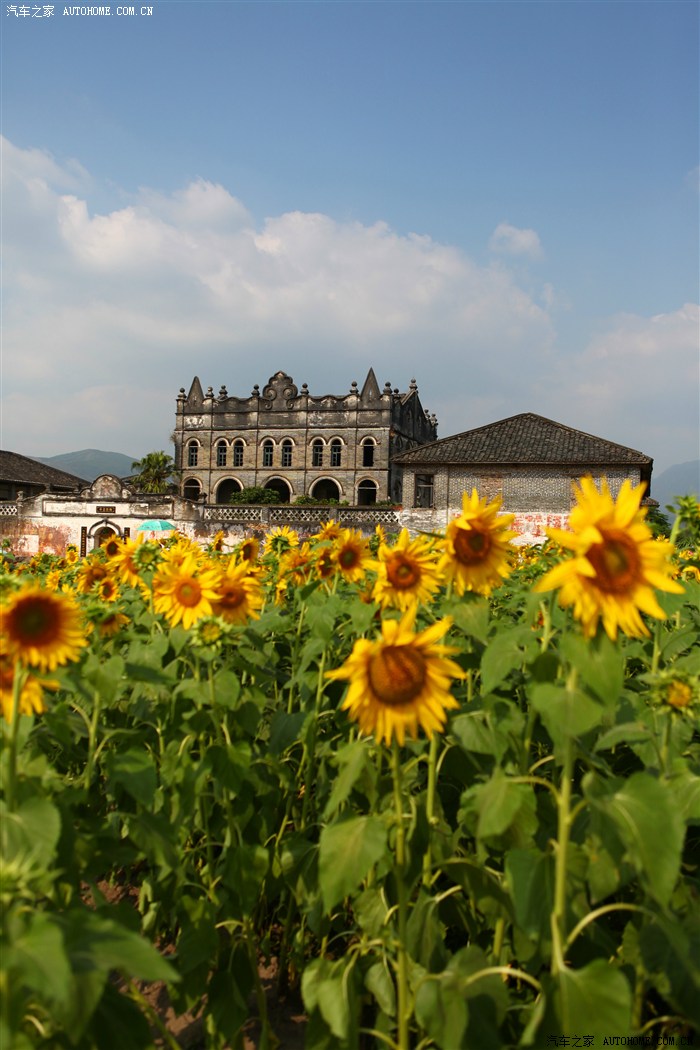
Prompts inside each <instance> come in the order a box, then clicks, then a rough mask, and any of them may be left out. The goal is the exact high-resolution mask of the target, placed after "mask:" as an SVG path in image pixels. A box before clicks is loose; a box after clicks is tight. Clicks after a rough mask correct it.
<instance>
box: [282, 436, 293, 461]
mask: <svg viewBox="0 0 700 1050" xmlns="http://www.w3.org/2000/svg"><path fill="white" fill-rule="evenodd" d="M292 448H293V445H292V443H291V441H290V440H289V439H288V438H287V439H286V440H285V441H283V442H282V466H283V467H291V465H292Z"/></svg>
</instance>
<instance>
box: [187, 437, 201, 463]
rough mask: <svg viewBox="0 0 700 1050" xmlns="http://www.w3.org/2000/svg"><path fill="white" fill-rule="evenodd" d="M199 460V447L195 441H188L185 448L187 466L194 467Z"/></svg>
mask: <svg viewBox="0 0 700 1050" xmlns="http://www.w3.org/2000/svg"><path fill="white" fill-rule="evenodd" d="M198 460H199V445H198V444H197V442H196V441H190V443H189V445H188V446H187V466H188V467H196V466H197V461H198Z"/></svg>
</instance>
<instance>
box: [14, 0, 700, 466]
mask: <svg viewBox="0 0 700 1050" xmlns="http://www.w3.org/2000/svg"><path fill="white" fill-rule="evenodd" d="M33 6H34V7H35V8H36V5H33ZM93 6H96V5H93ZM142 6H143V7H145V5H141V4H136V5H135V12H136V14H135V15H134V16H133V17H129V16H126V17H125V16H117V14H116V12H117V5H115V4H111V5H110V7H111V11H112V15H111V17H97V16H88V15H81V14H76V15H69V14H64V13H63V12H64V11H70V10H76V11H79V10H80V7H79V6H75V7H73V8H71V6H70V5H63V4H55V5H54V14H53V17H50V18H19V17H15V16H14V14H12V13H10V14H8V13H7V11H8V10H9V9H10V5H8V4H4V8H5V10H3V12H2V17H3V25H2V30H3V33H2V63H3V72H2V100H1V116H2V129H1V130H2V135H3V150H2V165H3V183H4V189H3V200H2V207H3V213H2V218H3V230H2V239H3V257H4V284H3V326H2V341H3V348H2V358H3V405H4V407H3V426H2V446H3V447H4V448H11V449H14V450H16V451H19V452H23V453H25V454H29V455H32V454H35V455H52V454H55V453H58V452H66V451H70V450H73V449H77V448H84V447H97V448H104V449H113V450H116V451H123V452H126V453H127V454H129V455H141V454H143V453H144V452H146V451H148V450H150V449H153V448H168V438H169V434H170V431H171V429H172V425H173V419H174V398H175V395H176V394H177V391H178V389H179V387H180V386H185V387H189V384H190V382H191V380H192V376H193V375H194V374H195V373H197V374H198V375H200V377H201V379H202V382H203V384H204V385H205V386H208V385H210V384H211V385H212V386H214V388H215V389H218V387H219V386H220V385H221V384H222V383H224V384H226V386H227V387H228V390H229V393H233V394H241V395H247V394H248V393H249V392H250V389H251V387H252V384H253V383H259V384H260V385H261V386H262V385H263V384H264V383H265V382H266V380H267V379H268V377H269V376H270V375H271V374H272V373H273V372H275V371H277V370H278V369H280V368H282V369H284V370H286V371H288V372H290V373H291V374H292V375H293V376H294V378H295V380H296V381H297V382H298V383H301V382H307V383H308V384H309V387H310V389H311V392H312V393H319V394H320V393H328V392H333V393H343V392H345V391H346V390H348V389H349V386H350V382H351V381H352V380H353V379H356V380H358V381H359V382H360V383H361V382H362V380H363V379H364V376H365V374H366V372H367V369H368V368H369V366H370V365H372V366H373V367H374V368H375V371H376V372H377V377H378V379H379V381H380V383H383V382H384V381H385V379H387V378H388V379H389V380H390V381H391V383H392V385H394V386H399V387H400V388H401V389H406V388H407V385H408V382H409V380H410V379H411V377H412V376H414V375H415V377H416V379H417V380H418V385H419V389H420V392H421V398H422V401H423V404H424V406H425V407H426V408H428V409H429V410H430V411H431V412H435V413H436V414H437V416H438V419H439V421H440V429H439V433H440V435H441V436H447V435H448V434H451V433H456V432H459V431H461V430H466V429H470V428H471V427H473V426H479V425H482V424H484V423H488V422H492V421H494V420H496V419H500V418H503V417H505V416H508V415H512V414H513V413H515V412H521V411H535V412H540V413H542V414H543V415H546V416H549V417H550V418H554V419H557V420H559V421H560V422H563V423H566V424H568V425H571V426H575V427H579V428H580V429H582V430H586V431H588V432H591V433H596V434H600V435H601V436H603V437H607V438H609V439H611V440H614V441H619V442H621V443H623V444H626V445H630V446H632V447H634V448H638V449H641V450H642V451H644V452H647V453H648V454H649V455H652V456H654V458H655V460H656V466H657V470H661V469H663V468H664V467H665V466H669V465H670V464H672V463H676V462H683V461H687V460H689V459H694V458H696V457H697V455H698V431H699V423H698V393H697V390H698V381H697V367H698V305H697V303H698V186H699V178H698V162H699V149H698V12H699V8H698V5H697V4H696V3H694V2H692V3H685V2H684V3H676V2H673V0H666V2H664V3H656V2H647V3H637V2H621V3H615V2H603V3H596V2H583V3H578V2H550V3H528V2H513V3H501V2H497V0H496V2H484V3H464V2H454V3H439V2H430V3H409V2H404V0H398V2H393V3H381V2H375V3H344V2H338V3H334V2H321V3H295V2H281V3H264V2H253V3H230V2H206V0H204V2H202V0H179V2H160V3H156V4H153V5H151V7H152V9H153V13H152V14H151V15H141V13H140V12H141V9H142ZM84 9H85V6H83V10H84ZM28 418H32V426H31V428H29V429H28V428H27V419H28Z"/></svg>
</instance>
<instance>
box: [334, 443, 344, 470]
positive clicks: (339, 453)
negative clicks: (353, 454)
mask: <svg viewBox="0 0 700 1050" xmlns="http://www.w3.org/2000/svg"><path fill="white" fill-rule="evenodd" d="M342 457H343V443H342V441H339V440H338V438H333V440H332V441H331V466H332V467H339V466H340V464H341V460H342Z"/></svg>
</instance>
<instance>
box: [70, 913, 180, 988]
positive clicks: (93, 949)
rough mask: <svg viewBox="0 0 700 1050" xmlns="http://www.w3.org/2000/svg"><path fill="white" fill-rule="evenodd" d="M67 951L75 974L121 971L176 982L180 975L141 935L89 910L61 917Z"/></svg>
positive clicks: (148, 978) (156, 979)
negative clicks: (94, 970)
mask: <svg viewBox="0 0 700 1050" xmlns="http://www.w3.org/2000/svg"><path fill="white" fill-rule="evenodd" d="M60 921H61V925H62V926H63V936H64V941H65V945H66V951H67V953H68V956H69V958H70V960H71V964H72V966H73V968H74V969H75V970H76V972H81V971H87V970H92V969H97V970H104V971H105V972H106V973H108V972H109V971H110V970H122V971H124V973H126V974H128V975H129V976H130V977H139V978H141V979H142V980H144V981H177V980H178V975H177V972H176V971H175V970H174V969H173V967H172V966H171V965H170V963H169V962H166V960H165V959H164V958H163V957H162V956H161V955H160V954H159V952H158V951H157V950H156V949H155V948H154V947H153V945H152V944H151V943H150V942H149V941H147V940H145V939H144V938H143V937H141V936H140V935H139V934H138V933H134V932H133V931H132V930H128V929H127V928H126V927H125V926H121V925H120V924H119V923H118V922H115V921H114V920H112V919H106V918H104V917H103V916H101V915H98V914H96V913H95V912H91V911H88V910H87V909H78V908H72V909H71V910H70V911H68V912H66V913H65V915H63V916H61V919H60Z"/></svg>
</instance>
